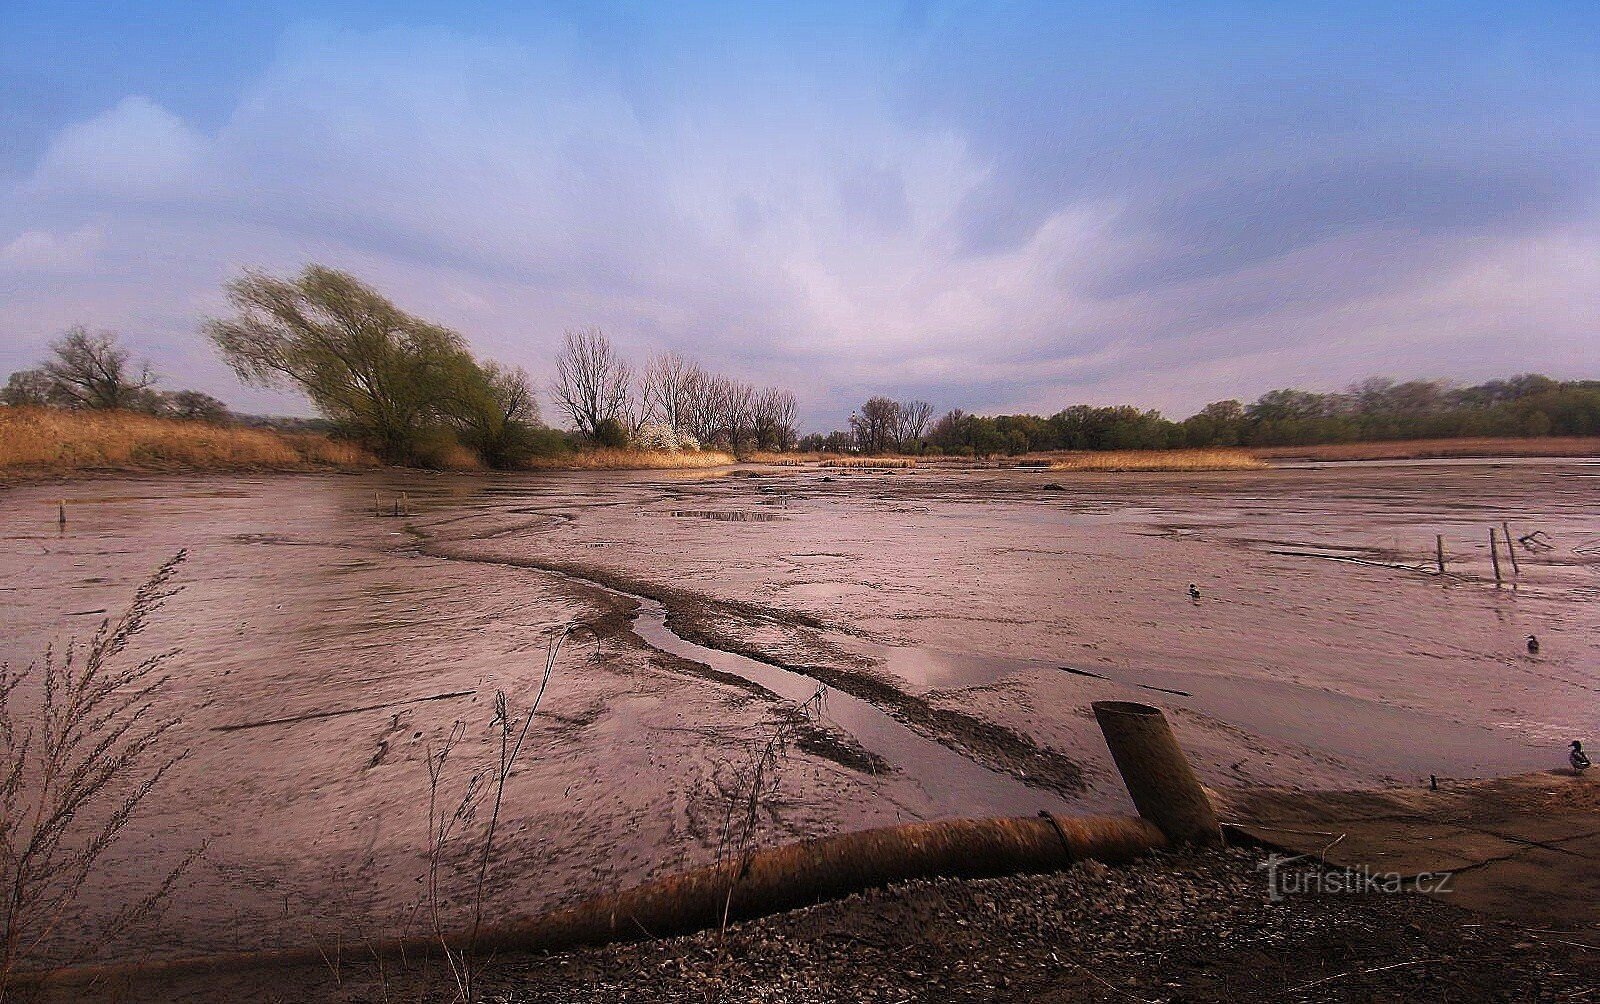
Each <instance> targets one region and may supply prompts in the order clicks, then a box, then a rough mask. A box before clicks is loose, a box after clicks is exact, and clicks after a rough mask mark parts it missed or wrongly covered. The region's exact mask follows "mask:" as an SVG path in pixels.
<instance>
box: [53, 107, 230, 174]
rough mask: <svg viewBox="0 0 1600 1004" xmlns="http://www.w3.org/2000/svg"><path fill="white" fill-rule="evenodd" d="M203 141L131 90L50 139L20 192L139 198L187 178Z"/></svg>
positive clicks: (196, 163)
mask: <svg viewBox="0 0 1600 1004" xmlns="http://www.w3.org/2000/svg"><path fill="white" fill-rule="evenodd" d="M205 148H206V143H205V140H204V139H203V138H202V137H201V136H200V134H199V133H197V132H196V131H195V130H194V129H192V128H190V127H189V126H188V125H187V124H186V123H185V122H184V121H183V120H182V119H180V118H178V117H177V116H176V115H174V114H172V113H171V112H169V111H167V110H166V109H165V108H162V107H161V106H160V105H158V104H156V103H155V102H154V101H151V100H150V99H149V98H146V97H141V96H139V95H132V96H129V97H127V98H124V99H122V100H121V101H120V102H118V103H117V104H116V105H115V106H114V107H112V108H109V109H107V110H106V111H105V112H103V113H102V114H100V115H97V116H95V117H94V118H91V119H89V120H87V121H84V122H78V123H75V124H73V125H70V126H67V127H66V128H65V129H63V130H61V132H60V133H58V134H57V135H56V136H55V137H54V139H52V140H51V142H50V145H49V147H48V149H46V151H45V153H44V156H43V158H42V159H41V160H40V162H39V165H38V168H37V170H36V171H35V172H34V175H33V178H32V180H31V181H30V182H29V183H28V184H27V185H26V186H25V188H24V191H26V192H28V193H30V194H34V195H56V194H74V195H78V196H83V195H88V194H96V195H101V196H110V197H123V198H139V197H145V196H151V195H159V194H163V193H166V192H170V191H171V190H172V189H173V188H175V187H176V186H179V185H181V184H182V183H184V182H185V181H188V180H189V179H190V178H191V177H192V175H193V173H194V172H195V171H196V170H197V169H198V168H199V165H200V161H201V159H202V158H203V156H204V154H205Z"/></svg>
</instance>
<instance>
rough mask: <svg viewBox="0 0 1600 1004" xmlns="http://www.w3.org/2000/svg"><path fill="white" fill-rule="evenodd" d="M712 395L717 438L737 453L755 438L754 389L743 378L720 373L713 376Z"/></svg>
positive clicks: (748, 445)
mask: <svg viewBox="0 0 1600 1004" xmlns="http://www.w3.org/2000/svg"><path fill="white" fill-rule="evenodd" d="M711 385H712V392H711V398H712V401H713V402H714V404H715V407H716V413H717V423H716V424H717V429H718V431H717V440H718V441H719V442H722V443H724V444H726V445H727V447H728V448H729V449H731V450H733V451H734V452H735V453H741V452H743V451H745V450H747V449H749V448H750V446H751V445H752V444H753V443H754V441H755V396H756V393H755V388H753V387H751V386H750V385H749V384H747V383H745V382H744V381H743V380H736V379H734V378H733V377H729V376H722V375H721V374H718V375H717V376H714V377H712V378H711Z"/></svg>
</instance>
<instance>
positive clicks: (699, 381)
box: [0, 264, 796, 467]
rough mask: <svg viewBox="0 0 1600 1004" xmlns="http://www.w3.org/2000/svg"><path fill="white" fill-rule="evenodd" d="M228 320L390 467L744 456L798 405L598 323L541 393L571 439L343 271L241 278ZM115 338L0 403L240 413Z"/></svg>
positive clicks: (514, 375)
mask: <svg viewBox="0 0 1600 1004" xmlns="http://www.w3.org/2000/svg"><path fill="white" fill-rule="evenodd" d="M225 292H226V295H227V299H228V303H229V306H230V307H231V308H232V310H233V313H232V316H230V317H226V318H217V319H212V320H208V321H207V322H206V323H205V326H204V333H205V336H206V338H207V339H208V340H209V341H210V343H211V344H212V346H213V347H214V348H215V349H216V351H217V353H218V354H219V355H220V357H221V358H222V360H223V361H224V362H225V363H227V365H228V366H229V367H230V368H231V369H232V370H233V372H234V373H235V374H236V375H237V376H238V377H239V379H240V380H241V381H243V382H244V383H246V384H249V385H252V386H259V387H272V388H287V389H292V390H297V391H299V392H300V393H302V394H303V395H305V397H306V398H307V399H308V400H310V402H311V403H312V405H313V406H314V407H315V408H316V410H317V411H318V412H319V413H320V414H321V415H322V416H324V417H325V418H326V419H327V420H328V421H329V423H330V424H331V426H332V428H333V429H334V430H335V431H337V432H338V433H340V434H342V435H344V436H347V437H349V438H351V439H353V440H355V441H357V442H359V443H361V444H362V445H363V446H365V447H367V448H368V449H370V450H371V451H372V452H373V453H375V454H376V455H377V456H379V457H380V458H381V459H383V460H384V461H386V462H388V463H395V464H409V465H419V466H439V465H446V464H450V463H452V462H453V460H454V458H455V457H456V456H457V455H459V452H460V451H467V452H468V453H470V454H471V455H472V456H473V457H475V458H476V459H477V460H479V461H481V462H482V463H484V464H486V465H488V466H491V467H516V466H518V465H520V464H522V463H525V462H527V461H528V460H530V459H532V458H533V457H534V456H536V455H540V454H550V453H556V452H560V451H563V450H567V449H572V448H574V447H578V446H583V445H589V444H593V445H600V446H611V447H626V446H635V447H639V448H641V449H650V450H680V449H699V448H700V446H701V445H702V444H704V445H707V446H718V447H724V448H727V449H732V450H735V451H736V452H741V453H742V452H745V451H747V450H750V449H773V450H781V449H787V448H789V447H791V446H793V444H794V440H795V411H796V404H795V397H794V394H793V393H792V392H790V391H787V390H783V389H781V388H776V387H768V388H764V389H756V388H754V387H752V386H751V385H749V384H747V383H744V382H742V381H739V380H735V379H733V378H730V377H727V376H723V375H720V374H715V373H710V372H707V371H706V370H704V369H702V368H701V367H700V366H699V365H698V364H696V363H692V362H688V361H686V360H684V359H683V358H681V357H680V356H677V355H675V354H670V353H669V354H666V355H661V356H657V357H655V358H653V359H651V360H650V361H649V362H648V363H647V364H646V365H645V366H644V368H643V369H641V370H640V371H638V374H637V379H635V373H634V370H633V369H632V367H631V366H630V365H629V364H628V363H627V362H626V361H625V360H623V359H622V357H621V356H620V355H619V354H618V353H617V351H616V349H615V348H614V347H613V346H612V344H611V342H610V340H609V339H607V338H606V336H605V335H604V334H602V333H601V332H600V331H599V330H598V329H587V330H584V331H576V332H569V333H568V334H567V336H566V339H565V342H564V344H563V346H562V348H561V351H560V353H559V354H558V355H557V358H556V360H555V362H556V379H555V381H554V382H553V383H552V385H551V388H550V389H551V392H552V394H553V395H554V398H555V400H556V402H557V404H558V406H559V408H560V411H561V412H562V414H563V415H564V416H565V417H567V418H568V419H570V420H571V422H572V425H573V431H572V432H571V433H563V432H560V431H557V430H553V429H550V428H549V427H547V426H546V425H545V424H544V422H543V421H542V419H541V415H540V409H539V402H538V396H537V394H536V392H535V390H534V386H533V383H532V381H531V380H530V379H529V377H528V374H527V373H526V372H525V371H523V370H522V369H519V368H515V367H508V366H504V365H501V364H500V363H497V362H495V361H493V360H483V359H479V358H477V357H476V356H474V355H473V354H472V352H471V350H470V349H469V348H468V346H467V343H466V340H465V339H464V338H462V336H461V335H460V334H458V333H456V332H454V331H452V330H450V329H448V328H446V327H443V326H441V325H438V324H435V323H433V322H431V321H427V320H424V319H423V318H420V317H417V316H415V315H413V314H410V313H407V312H406V311H404V310H402V309H400V308H399V307H397V306H396V305H395V304H394V303H393V302H391V301H390V300H389V299H388V298H386V297H385V296H383V295H382V294H381V293H379V292H378V291H377V290H376V289H374V288H372V287H371V286H369V285H367V284H365V283H363V282H362V281H361V280H359V279H357V278H356V277H354V276H352V275H350V274H349V273H346V272H341V271H339V270H337V269H331V268H326V267H324V266H321V265H315V264H313V265H308V266H307V267H306V268H305V269H304V270H303V271H302V272H301V273H300V274H299V275H297V276H294V277H291V278H279V277H275V276H271V275H267V274H265V273H262V272H255V271H247V272H246V273H245V274H244V275H243V276H241V277H240V278H238V279H236V280H234V281H232V282H230V283H228V284H227V286H226V287H225ZM157 382H158V381H157V378H156V377H155V375H154V374H153V372H152V370H151V369H150V367H149V365H148V364H146V363H142V362H136V361H135V360H134V359H133V358H132V357H131V354H130V353H129V352H128V351H127V350H126V349H124V348H122V347H121V346H119V345H118V344H117V340H116V336H115V335H113V334H111V333H99V334H91V333H90V332H89V331H87V330H86V329H84V328H81V327H78V328H73V329H72V330H70V331H68V332H67V333H66V334H65V335H63V336H62V337H61V338H59V339H57V340H56V341H54V342H52V343H51V345H50V355H49V357H48V358H47V359H46V360H45V361H44V362H43V363H42V364H41V365H40V366H38V367H37V368H33V369H27V370H21V371H19V372H16V373H13V374H11V376H10V378H9V380H8V381H7V383H6V386H5V388H4V390H3V391H0V404H6V405H12V406H35V407H61V408H73V409H116V410H127V411H136V412H143V413H147V414H152V415H160V416H166V417H172V418H192V419H199V420H204V421H211V422H227V421H231V420H234V419H235V416H232V415H230V413H229V411H228V409H227V407H226V406H225V405H224V404H223V403H222V402H221V401H219V400H217V399H216V398H214V397H212V396H210V395H208V394H204V393H201V392H199V391H190V390H183V391H175V392H167V391H162V390H160V389H158V388H157V386H156V384H157Z"/></svg>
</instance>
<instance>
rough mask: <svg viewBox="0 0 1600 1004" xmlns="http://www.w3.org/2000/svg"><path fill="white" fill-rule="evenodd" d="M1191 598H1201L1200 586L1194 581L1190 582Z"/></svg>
mask: <svg viewBox="0 0 1600 1004" xmlns="http://www.w3.org/2000/svg"><path fill="white" fill-rule="evenodd" d="M1189 598H1190V599H1191V600H1198V599H1199V598H1200V587H1199V586H1197V585H1195V584H1194V583H1193V582H1191V583H1189Z"/></svg>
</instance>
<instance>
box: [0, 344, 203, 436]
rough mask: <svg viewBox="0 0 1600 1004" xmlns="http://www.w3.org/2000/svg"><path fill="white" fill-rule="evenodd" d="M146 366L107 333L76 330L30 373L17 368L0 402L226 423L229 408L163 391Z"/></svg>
mask: <svg viewBox="0 0 1600 1004" xmlns="http://www.w3.org/2000/svg"><path fill="white" fill-rule="evenodd" d="M157 382H158V381H157V379H156V376H155V373H154V371H152V370H151V369H150V364H149V363H145V362H136V361H135V360H134V359H133V356H132V353H130V352H128V350H126V349H124V348H122V347H121V346H120V345H118V344H117V338H116V336H115V335H114V334H111V333H110V332H98V333H90V331H89V330H88V329H87V328H84V327H82V326H81V325H79V326H74V327H72V328H70V329H68V330H67V332H66V334H64V335H62V336H61V337H60V338H57V339H56V340H55V341H53V342H51V343H50V354H49V355H48V356H47V357H46V358H45V360H44V362H42V363H40V364H39V366H38V367H36V368H34V369H25V370H18V371H16V372H15V373H12V374H11V376H10V378H9V379H7V380H6V385H5V388H4V389H3V390H0V404H8V405H13V406H16V407H36V408H95V409H100V408H105V409H120V410H123V411H137V412H142V413H144V414H147V415H159V416H163V417H167V418H189V419H198V420H201V421H207V422H225V421H228V420H229V418H230V417H231V416H230V414H229V412H228V406H227V405H225V404H223V403H222V402H221V401H219V400H217V399H216V398H214V397H212V396H211V395H210V394H207V393H204V392H203V391H198V390H176V391H167V390H162V389H160V388H159V387H157V386H156V384H157Z"/></svg>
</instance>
